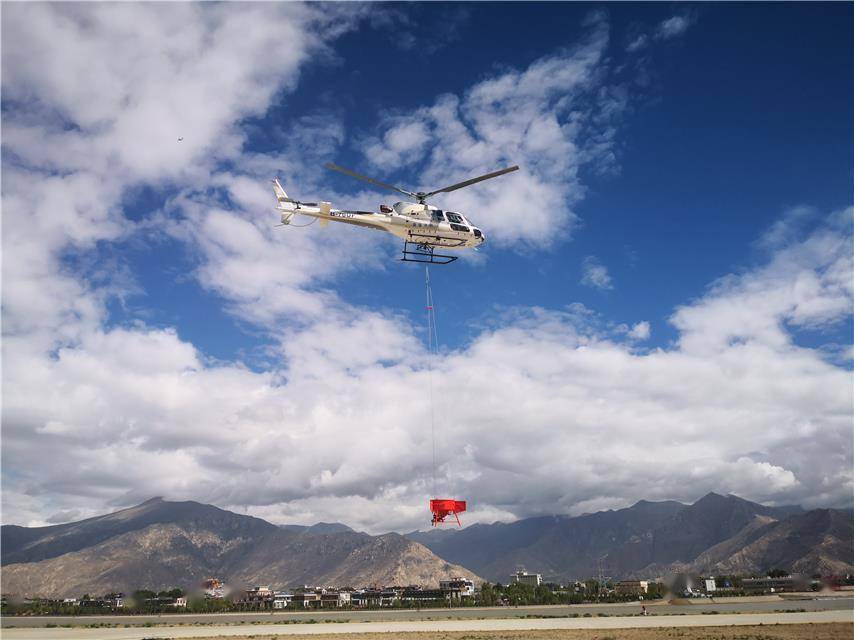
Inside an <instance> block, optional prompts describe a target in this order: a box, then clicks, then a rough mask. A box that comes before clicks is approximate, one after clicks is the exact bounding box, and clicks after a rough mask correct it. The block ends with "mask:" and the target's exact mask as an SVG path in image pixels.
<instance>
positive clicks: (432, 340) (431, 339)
mask: <svg viewBox="0 0 854 640" xmlns="http://www.w3.org/2000/svg"><path fill="white" fill-rule="evenodd" d="M424 284H425V286H426V289H427V351H428V354H427V376H428V378H429V380H430V439H431V442H432V447H433V496H432V497H434V498H436V497H438V496H437V495H436V416H435V409H434V406H433V404H434V403H433V358H434V356H436V355H438V352H439V332H438V330H437V328H436V310H435V309H434V308H433V290H432V288H431V287H430V268H429V267H427V266H425V267H424Z"/></svg>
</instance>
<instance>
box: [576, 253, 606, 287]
mask: <svg viewBox="0 0 854 640" xmlns="http://www.w3.org/2000/svg"><path fill="white" fill-rule="evenodd" d="M581 271H582V275H581V284H583V285H585V286H588V287H593V288H595V289H613V288H614V285H613V283H612V282H611V276H610V274H609V273H608V268H607V267H606V266H605V265H604V264H602V263H601V262H599V259H598V258H597V257H596V256H587V257H586V258H584V261H583V262H582V263H581Z"/></svg>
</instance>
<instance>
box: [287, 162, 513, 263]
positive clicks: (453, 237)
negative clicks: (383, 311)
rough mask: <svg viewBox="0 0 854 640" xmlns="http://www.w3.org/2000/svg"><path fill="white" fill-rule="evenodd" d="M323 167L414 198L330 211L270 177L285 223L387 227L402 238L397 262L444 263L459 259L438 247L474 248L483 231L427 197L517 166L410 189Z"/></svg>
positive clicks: (480, 241)
mask: <svg viewBox="0 0 854 640" xmlns="http://www.w3.org/2000/svg"><path fill="white" fill-rule="evenodd" d="M325 166H326V168H327V169H332V170H334V171H339V172H341V173H343V174H345V175H348V176H351V177H353V178H356V179H358V180H364V181H365V182H368V183H370V184H373V185H375V186H378V187H382V188H383V189H389V190H391V191H397V192H398V193H402V194H404V195H406V196H409V197H411V198H414V199H415V202H414V203H413V202H397V203H395V204H394V205H392V206H390V207H389V206H388V205H384V204H382V205H380V207H379V209H380V210H379V212H374V211H356V210H347V209H333V208H332V205H331V204H330V203H329V202H300V201H298V200H294V199H292V198H290V197H289V196H288V194H287V193H286V192H285V190H284V189H283V188H282V185H281V184H280V183H279V180H278V178H276V179H275V180H273V191H274V192H275V194H276V201H277V205H276V208H277V209H278V210H279V211H281V212H282V224H283V225H289V224H291V221H292V220H293V217H294V216H295V215H296V214H302V215H304V216H309V217H312V218H315V219H318V220H320V224H321V226H323V225H326V224H328V223H329V221H330V220H331V221H333V222H344V223H346V224H354V225H358V226H361V227H368V228H370V229H379V230H381V231H387V232H388V233H390V234H392V235H394V236H397V237H398V238H402V239H403V255H402V257H401V260H403V261H404V262H425V263H428V264H448V263H450V262H453V261H454V260H456V259H457V256H450V255H446V254H439V253H435V250H436V249H437V248H440V249H443V250H447V249H467V248H477V247H479V246H480V245H482V244H483V243H484V242H486V235H484V233H483V232H482V231H481V230H480V229H479V228H477V227H476V226H474V225H473V224H472V223H471V222H470V221H469V220H467V219H466V217H465V216H464V215H463V214H461V213H458V212H456V211H443V210H442V209H439V208H438V207H434V206H432V205H429V204H427V198H430V197H432V196H434V195H436V194H438V193H449V192H451V191H456V190H457V189H462V188H463V187H468V186H471V185H473V184H476V183H478V182H483V181H484V180H490V179H491V178H497V177H498V176H503V175H504V174H507V173H510V172H512V171H517V170H518V169H519V167H518V166H512V167H507V168H506V169H501V170H499V171H493V172H492V173H487V174H484V175H482V176H478V177H476V178H470V179H468V180H464V181H463V182H458V183H456V184H452V185H450V186H448V187H442V188H441V189H436V190H435V191H428V192H424V191H417V192H413V191H407V190H406V189H401V188H400V187H395V186H393V185H390V184H386V183H384V182H380V181H379V180H374V179H373V178H368V177H367V176H363V175H361V174H360V173H356V172H355V171H351V170H350V169H345V168H344V167H339V166H338V165H336V164H332V163H331V162H330V163H327V164H326V165H325ZM303 226H307V225H303Z"/></svg>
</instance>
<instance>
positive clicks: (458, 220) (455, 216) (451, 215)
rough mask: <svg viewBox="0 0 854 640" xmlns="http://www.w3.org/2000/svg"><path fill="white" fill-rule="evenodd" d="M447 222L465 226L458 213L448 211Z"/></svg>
mask: <svg viewBox="0 0 854 640" xmlns="http://www.w3.org/2000/svg"><path fill="white" fill-rule="evenodd" d="M448 220H450V221H451V222H456V223H457V224H465V219H464V218H463V217H462V216H461V215H460V214H459V213H454V212H453V211H448Z"/></svg>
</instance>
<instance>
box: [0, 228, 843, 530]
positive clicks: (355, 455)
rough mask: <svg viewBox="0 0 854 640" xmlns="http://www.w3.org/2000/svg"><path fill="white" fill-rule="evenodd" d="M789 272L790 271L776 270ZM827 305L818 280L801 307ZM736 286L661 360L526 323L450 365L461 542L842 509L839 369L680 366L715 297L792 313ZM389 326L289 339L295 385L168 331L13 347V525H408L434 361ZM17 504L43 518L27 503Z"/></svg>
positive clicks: (788, 278)
mask: <svg viewBox="0 0 854 640" xmlns="http://www.w3.org/2000/svg"><path fill="white" fill-rule="evenodd" d="M828 234H830V235H836V236H837V237H838V239H839V240H840V241H842V242H845V241H847V242H850V238H851V234H850V229H848V230H846V229H845V228H840V227H839V226H838V224H836V223H833V224H831V225H830V226H825V227H822V228H820V229H817V230H815V231H814V232H813V233H812V234H811V235H810V236H809V237H807V238H804V239H803V240H802V241H801V242H800V243H798V244H796V245H790V246H787V247H786V248H781V249H779V250H778V251H777V252H776V253H775V254H774V255H773V256H771V258H770V259H769V262H768V263H767V264H765V265H762V266H759V267H757V268H756V269H754V270H752V271H750V272H747V273H744V274H742V275H741V276H739V277H738V278H739V279H740V281H741V282H742V283H748V282H749V283H750V284H751V286H750V291H751V292H752V294H754V295H760V291H764V292H766V293H767V294H769V295H771V296H772V297H773V296H774V295H776V293H775V292H777V291H779V290H780V289H785V290H793V288H795V287H793V285H794V283H795V282H796V281H797V280H798V279H799V278H800V277H802V272H803V271H806V270H812V271H814V272H823V273H826V272H827V270H828V269H827V265H826V257H825V255H824V253H822V252H819V251H813V250H808V248H809V247H812V246H813V245H814V243H816V242H821V243H822V246H825V245H824V242H826V237H827V236H828ZM822 239H824V241H822ZM793 259H794V260H796V261H797V264H798V269H797V270H789V269H782V267H781V266H780V265H781V264H782V263H783V262H786V261H792V260H793ZM846 268H847V267H846ZM848 273H849V275H850V274H851V273H852V271H851V270H850V268H849V271H848ZM835 286H836V285H835V284H834V283H833V282H832V281H829V280H822V279H819V285H818V288H817V289H810V290H807V291H805V292H804V293H803V294H802V295H803V296H804V297H803V298H802V299H801V304H803V305H804V306H806V307H810V308H811V307H812V303H811V301H814V300H820V299H822V298H823V297H825V296H827V295H829V294H830V293H832V292H834V291H835ZM743 289H744V286H730V287H728V288H725V289H722V288H720V287H715V288H713V289H712V290H711V291H710V292H709V294H708V295H707V296H705V297H703V298H701V299H699V300H697V301H696V302H694V303H692V304H691V305H688V306H685V307H682V308H681V309H680V310H679V312H678V313H677V315H676V318H678V320H679V322H678V324H677V326H678V327H680V332H681V335H682V339H681V340H680V345H682V346H678V347H675V348H673V349H672V350H668V351H665V350H660V349H656V350H652V351H648V352H637V351H636V350H635V349H634V347H633V346H632V345H633V342H634V338H636V337H639V335H640V334H643V333H644V330H643V329H642V327H643V325H644V323H642V322H640V323H637V324H636V325H635V327H633V329H632V330H631V333H633V334H635V335H632V336H628V337H627V341H625V342H622V341H619V340H618V339H617V338H615V337H614V335H615V334H613V333H611V332H609V331H608V330H607V328H606V329H605V330H604V331H603V330H600V329H599V328H597V326H596V323H595V317H592V316H590V314H589V313H585V312H584V310H583V309H573V310H570V311H568V312H566V313H556V312H550V311H544V310H539V311H532V312H529V311H525V310H518V311H517V313H515V314H514V315H512V316H508V317H506V318H503V319H501V320H500V322H499V324H498V325H497V326H496V327H494V328H492V329H489V330H486V331H484V332H482V333H481V334H480V335H479V336H477V337H476V338H475V339H474V341H473V342H472V343H471V344H470V345H468V346H467V347H465V348H463V349H461V350H459V351H454V352H450V353H447V354H445V355H443V356H442V357H440V359H439V360H438V361H437V362H436V363H435V369H434V371H435V373H434V376H433V384H434V393H435V397H436V399H437V401H436V402H437V404H436V415H437V423H436V424H437V432H438V436H439V440H438V449H439V459H440V469H439V485H440V486H439V490H440V491H442V492H447V493H451V494H453V495H458V496H460V497H463V498H467V499H469V500H470V501H471V505H472V513H471V514H469V516H468V521H469V522H471V521H475V520H480V519H485V520H489V519H491V518H494V517H500V518H501V519H507V518H508V517H512V516H511V515H510V514H512V515H515V516H524V515H531V514H537V513H552V512H567V513H576V512H579V511H586V510H590V509H592V508H598V507H599V506H612V505H619V504H625V503H630V502H632V501H634V500H635V499H638V498H641V497H646V498H651V499H655V498H662V499H663V498H677V499H683V500H690V499H693V498H696V497H697V496H699V495H701V494H702V493H704V492H706V491H709V490H718V491H731V492H734V493H737V494H739V495H743V496H745V497H747V498H752V499H758V500H765V501H770V502H775V503H791V502H802V503H805V504H806V505H807V506H810V505H815V504H823V505H826V504H837V505H840V504H846V501H848V500H849V499H850V495H851V490H852V480H853V479H852V477H851V473H850V469H851V463H852V451H851V438H850V411H851V402H852V398H851V388H850V374H849V372H848V371H847V370H846V369H845V368H842V367H837V366H834V365H833V364H831V363H829V362H827V361H826V360H824V359H823V358H822V355H821V354H820V353H819V352H817V351H813V350H809V349H803V348H799V347H796V346H794V345H793V344H792V341H791V340H787V341H778V340H770V341H769V340H767V339H765V336H764V335H763V334H762V333H761V332H760V333H758V334H746V335H744V336H743V339H742V340H741V341H739V342H737V343H732V342H729V341H726V342H724V343H722V344H720V345H718V347H717V348H716V349H714V350H706V349H699V350H698V349H696V348H695V346H694V343H693V341H694V340H695V339H697V337H698V332H703V331H707V330H708V329H707V326H708V324H707V322H706V320H707V318H706V317H705V316H706V314H710V316H711V317H712V318H715V317H717V311H716V309H717V307H718V305H721V304H723V302H724V300H725V299H727V300H729V302H730V303H731V304H739V305H742V306H746V307H747V308H748V309H750V310H752V314H751V315H750V316H749V319H750V320H751V322H749V323H748V324H750V325H759V326H767V325H770V324H773V323H774V321H775V319H776V321H777V322H778V323H779V321H780V320H781V319H782V318H783V317H784V316H786V315H787V314H788V313H789V311H788V309H789V307H778V306H768V305H757V304H747V305H745V304H744V301H743V298H742V297H741V296H742V291H743ZM727 306H730V305H727ZM849 312H850V306H849ZM762 318H764V319H762ZM781 326H782V325H781ZM402 327H404V325H402V324H401V323H400V322H399V321H397V320H396V319H395V318H393V317H386V318H382V317H380V316H378V315H376V314H373V313H367V312H366V313H364V314H363V315H362V316H360V317H351V318H350V319H349V320H346V321H345V320H344V319H342V318H330V319H328V320H327V321H325V322H322V323H312V324H310V325H308V326H306V328H305V329H304V330H300V331H297V332H292V333H290V334H289V336H288V337H287V338H286V339H285V340H284V341H283V343H282V347H283V350H284V353H285V357H286V361H287V363H288V366H287V369H285V370H282V371H273V372H268V373H256V372H252V371H249V370H246V369H244V368H242V367H240V366H238V365H233V364H206V363H205V362H204V360H203V358H202V357H201V356H200V355H199V354H198V353H197V352H196V350H195V349H194V348H193V347H192V346H191V345H189V344H188V343H186V342H184V341H182V340H180V339H179V338H178V337H177V336H176V335H175V333H174V332H170V331H159V330H150V329H143V328H139V329H133V330H112V331H106V332H105V331H94V332H93V333H92V334H91V335H88V336H86V337H85V338H84V339H83V340H81V341H80V342H79V343H78V344H76V345H74V346H70V347H66V348H63V349H61V350H60V351H59V352H57V353H56V356H55V357H54V358H45V357H44V356H43V355H42V354H40V353H38V352H32V351H29V350H28V343H27V341H26V340H17V339H15V338H12V339H7V340H6V341H4V351H5V354H6V358H7V361H10V362H13V363H14V367H15V371H16V373H17V375H15V376H12V377H7V379H6V381H5V384H4V386H5V392H6V393H5V398H6V402H5V403H4V447H3V456H4V463H5V466H4V468H5V469H7V470H8V469H9V465H10V464H12V465H13V466H14V468H15V470H16V474H15V477H14V479H13V480H11V479H10V480H7V482H6V484H5V486H4V490H5V491H6V492H7V496H8V497H7V501H6V504H7V505H8V511H7V513H8V516H7V517H9V518H13V519H14V520H16V521H20V519H21V518H26V517H30V518H32V519H33V520H34V521H35V520H44V519H45V518H46V517H48V516H50V515H51V513H52V512H47V511H45V509H46V508H47V507H46V505H50V506H51V508H52V509H54V510H55V511H56V512H60V511H69V510H75V509H76V510H78V511H79V512H80V513H86V514H88V513H92V511H93V510H97V509H98V508H101V507H100V506H99V505H103V504H116V505H120V504H128V503H131V502H134V501H137V500H142V499H144V498H146V497H149V496H150V495H152V494H162V495H166V496H168V497H171V498H192V499H198V500H204V501H212V502H214V503H216V504H218V505H220V506H224V507H230V508H235V509H238V510H240V511H246V510H248V512H250V513H256V514H259V515H263V516H265V517H268V518H270V519H272V520H274V521H291V522H293V521H299V522H312V521H316V520H343V521H346V522H348V523H351V524H352V525H354V526H356V527H357V528H362V529H367V530H371V531H378V530H383V529H386V528H392V527H393V528H397V529H399V530H405V529H409V528H411V527H415V526H419V525H421V524H423V523H424V522H425V520H424V511H425V508H424V507H425V501H426V499H427V497H429V496H428V492H429V491H430V481H429V478H430V475H431V471H430V450H431V444H430V440H429V428H427V425H429V405H428V402H427V396H426V394H424V393H421V392H420V391H419V390H423V389H424V388H425V387H426V385H427V371H426V369H425V367H424V363H425V361H424V358H425V356H426V354H425V353H424V351H423V350H422V348H421V346H420V344H421V343H420V341H419V340H417V339H415V337H414V336H413V335H411V334H410V333H409V331H408V330H406V329H405V328H402ZM781 330H782V331H785V329H781ZM404 398H405V401H403V400H402V399H404ZM33 434H37V435H36V439H35V440H33ZM34 443H37V446H34ZM46 459H48V460H50V461H51V464H49V465H45V464H44V460H46ZM366 460H370V464H365V461H366ZM533 461H535V462H533ZM639 487H640V488H639ZM23 494H28V495H31V496H38V498H37V500H38V502H37V503H36V504H39V505H40V506H39V507H36V508H35V509H34V508H33V507H25V506H22V505H23V504H24V502H23V498H22V497H21V496H22V495H23Z"/></svg>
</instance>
